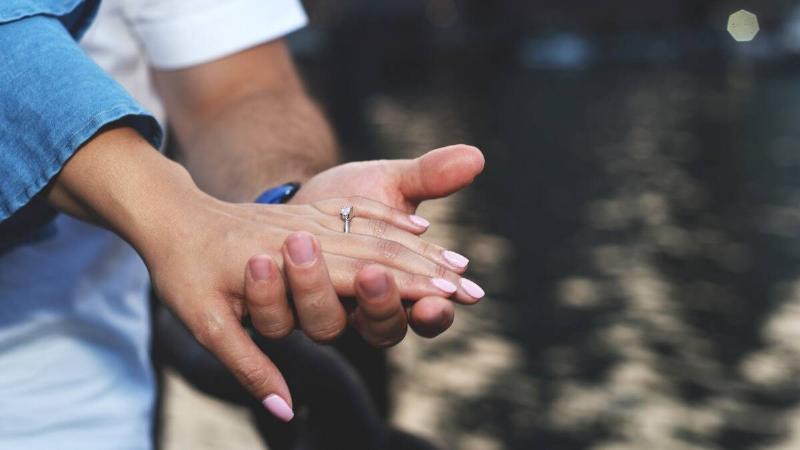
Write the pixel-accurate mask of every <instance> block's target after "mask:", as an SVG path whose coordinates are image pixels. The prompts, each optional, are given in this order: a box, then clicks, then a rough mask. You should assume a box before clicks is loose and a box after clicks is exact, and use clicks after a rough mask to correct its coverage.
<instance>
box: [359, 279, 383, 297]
mask: <svg viewBox="0 0 800 450" xmlns="http://www.w3.org/2000/svg"><path fill="white" fill-rule="evenodd" d="M361 289H363V290H364V293H365V294H367V296H368V297H370V298H376V297H382V296H383V295H384V294H386V292H388V291H389V280H388V279H387V278H386V274H385V273H381V274H380V275H379V276H374V277H372V278H367V279H366V280H363V281H361Z"/></svg>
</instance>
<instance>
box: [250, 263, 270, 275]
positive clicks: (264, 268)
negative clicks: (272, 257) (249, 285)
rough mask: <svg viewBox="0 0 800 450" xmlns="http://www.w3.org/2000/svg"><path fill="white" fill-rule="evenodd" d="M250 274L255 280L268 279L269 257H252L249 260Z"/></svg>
mask: <svg viewBox="0 0 800 450" xmlns="http://www.w3.org/2000/svg"><path fill="white" fill-rule="evenodd" d="M250 276H251V277H253V279H254V280H256V281H266V280H268V279H269V259H267V258H253V259H251V260H250Z"/></svg>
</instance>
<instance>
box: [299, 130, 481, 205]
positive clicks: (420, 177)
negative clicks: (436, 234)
mask: <svg viewBox="0 0 800 450" xmlns="http://www.w3.org/2000/svg"><path fill="white" fill-rule="evenodd" d="M483 162H484V159H483V155H482V154H481V152H480V151H479V150H478V149H476V148H474V147H469V146H466V145H453V146H450V147H444V148H440V149H437V150H432V151H430V152H428V153H426V154H425V155H422V156H421V157H419V158H416V159H413V160H408V159H405V160H382V161H366V162H355V163H349V164H343V165H341V166H336V167H333V168H331V169H328V170H326V171H324V172H321V173H319V174H317V175H316V176H314V177H312V178H311V179H310V180H308V181H307V182H306V183H305V185H304V186H303V188H302V189H300V191H298V193H297V195H296V196H295V198H294V199H292V203H310V202H313V201H317V200H322V199H325V198H331V197H347V196H352V195H358V196H362V197H367V198H369V199H372V200H376V201H379V202H381V203H384V204H386V205H388V206H391V207H392V208H396V209H399V210H402V211H405V212H408V213H413V212H414V211H415V210H416V208H417V206H418V205H419V203H420V202H422V201H424V200H428V199H432V198H438V197H444V196H447V195H450V194H452V193H453V192H456V191H458V190H460V189H462V188H464V187H465V186H467V185H469V184H470V183H471V182H472V180H473V179H474V178H475V176H477V175H478V174H479V173H480V172H481V171H482V170H483Z"/></svg>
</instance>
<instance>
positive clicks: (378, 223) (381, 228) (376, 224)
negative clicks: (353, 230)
mask: <svg viewBox="0 0 800 450" xmlns="http://www.w3.org/2000/svg"><path fill="white" fill-rule="evenodd" d="M388 227H389V225H388V224H387V223H386V222H384V221H382V220H378V219H370V221H369V229H370V231H371V232H372V235H373V236H375V237H379V238H382V237H383V236H385V235H386V230H387V229H388Z"/></svg>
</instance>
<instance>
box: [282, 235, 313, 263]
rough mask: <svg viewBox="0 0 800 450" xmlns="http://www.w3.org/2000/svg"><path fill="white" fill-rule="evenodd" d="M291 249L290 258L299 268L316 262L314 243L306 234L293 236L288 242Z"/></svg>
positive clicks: (287, 244)
mask: <svg viewBox="0 0 800 450" xmlns="http://www.w3.org/2000/svg"><path fill="white" fill-rule="evenodd" d="M286 246H287V247H288V248H289V257H290V258H292V262H293V263H295V264H296V265H298V266H302V265H304V264H308V263H310V262H312V261H314V258H315V257H314V243H313V242H311V238H310V237H308V236H307V235H304V234H293V235H291V236H289V240H288V241H287V242H286Z"/></svg>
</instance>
